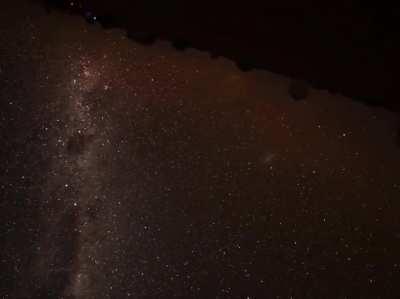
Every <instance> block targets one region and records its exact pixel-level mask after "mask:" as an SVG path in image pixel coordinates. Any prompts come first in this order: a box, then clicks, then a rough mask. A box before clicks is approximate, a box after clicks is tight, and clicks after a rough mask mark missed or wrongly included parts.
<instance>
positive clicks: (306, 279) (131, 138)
mask: <svg viewBox="0 0 400 299" xmlns="http://www.w3.org/2000/svg"><path fill="white" fill-rule="evenodd" d="M13 3H14V4H13V5H8V6H7V5H6V6H4V8H3V9H1V10H0V142H1V145H2V146H1V147H0V159H1V160H0V162H1V163H0V165H1V166H0V211H1V215H0V216H1V218H0V219H1V220H0V225H1V229H0V297H1V298H4V299H6V298H7V299H8V298H43V299H46V298H70V299H73V298H74V299H75V298H76V299H81V298H399V297H400V285H399V282H400V217H399V212H400V201H399V200H400V167H399V166H400V147H399V145H398V143H396V136H397V135H396V134H397V130H398V124H399V123H398V114H396V113H395V112H393V111H392V112H391V111H388V110H385V109H384V108H382V107H371V106H367V105H365V104H363V103H360V102H358V101H354V100H352V99H351V98H348V97H345V96H342V95H341V94H335V93H334V92H332V91H326V90H317V89H314V88H312V87H311V86H309V85H307V83H299V82H298V81H296V80H295V79H293V78H289V77H284V76H282V75H277V74H274V73H272V72H268V71H266V70H253V71H249V72H243V71H241V70H239V69H238V67H237V66H236V64H235V63H234V62H232V61H230V60H228V59H226V58H223V57H220V58H217V59H212V58H211V57H210V55H209V53H207V52H202V51H198V50H195V49H188V50H186V51H184V52H182V51H177V50H176V49H175V48H174V47H173V46H172V45H171V43H169V42H166V41H157V42H156V43H154V44H152V45H142V44H139V43H137V42H135V41H132V40H130V39H128V38H127V37H126V34H125V32H124V31H122V30H119V29H112V30H104V29H103V28H102V27H101V26H100V25H98V24H89V23H88V22H86V21H85V20H84V18H82V17H79V16H77V15H68V14H65V13H63V12H61V11H55V12H53V13H51V14H48V13H46V11H45V9H44V8H43V7H42V6H40V5H38V4H33V3H30V2H28V1H24V0H14V1H13ZM293 89H294V90H296V91H297V94H300V96H296V95H293ZM299 98H301V99H299Z"/></svg>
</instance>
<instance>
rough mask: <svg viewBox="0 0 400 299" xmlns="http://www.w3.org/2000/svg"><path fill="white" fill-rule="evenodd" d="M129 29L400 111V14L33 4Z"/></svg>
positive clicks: (295, 5)
mask: <svg viewBox="0 0 400 299" xmlns="http://www.w3.org/2000/svg"><path fill="white" fill-rule="evenodd" d="M36 1H39V2H43V3H44V4H45V6H46V9H47V10H48V11H49V12H51V11H52V9H55V8H61V9H64V10H67V11H69V12H70V13H77V14H80V15H82V16H84V17H85V18H86V19H87V21H88V22H90V23H95V22H99V23H101V24H102V26H103V27H104V28H112V27H119V28H122V29H126V31H127V35H128V36H129V37H130V38H132V39H134V40H135V41H137V42H141V43H143V44H151V43H153V42H154V41H155V40H157V39H163V40H169V41H171V42H172V43H173V45H174V46H175V47H176V49H178V50H182V51H183V50H185V49H187V48H189V47H192V48H196V49H199V50H204V51H208V52H209V53H210V55H211V56H212V57H215V58H216V57H219V56H224V57H227V58H230V59H232V60H234V61H236V63H237V65H238V67H239V68H240V69H241V70H243V71H247V70H251V69H267V70H269V71H272V72H276V73H280V74H283V75H287V76H291V77H294V78H297V79H302V80H306V81H308V82H309V83H311V84H312V85H313V86H314V87H316V88H322V89H328V90H330V91H331V92H337V93H341V94H344V95H346V96H350V97H353V98H354V99H356V100H359V101H362V102H364V103H367V104H370V105H379V106H384V107H386V108H389V109H392V110H393V109H394V110H396V111H398V110H399V103H398V101H397V100H396V99H397V97H398V92H397V87H396V84H395V69H396V66H395V64H394V61H395V57H396V53H398V52H399V48H400V46H399V45H400V43H399V38H398V35H397V34H396V31H395V29H394V28H395V24H396V19H398V15H396V14H398V12H397V11H396V10H394V9H392V8H391V7H388V6H383V5H381V6H379V5H378V4H376V5H367V4H365V3H361V2H360V1H355V0H353V1H335V2H334V3H330V4H327V3H314V1H311V0H304V1H298V2H293V1H287V0H283V1H277V2H275V1H274V2H272V1H262V3H252V4H246V3H243V2H240V4H235V3H233V2H232V1H230V2H228V1H219V2H218V3H212V2H211V1H206V2H204V1H201V2H199V3H197V4H196V3H193V2H190V3H189V2H184V1H172V2H170V1H168V2H165V3H158V2H157V3H154V2H149V1H142V0H139V1H126V0H114V1H102V0H87V1H84V0H72V1H71V0H68V1H66V0H65V1H64V0H36Z"/></svg>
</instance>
